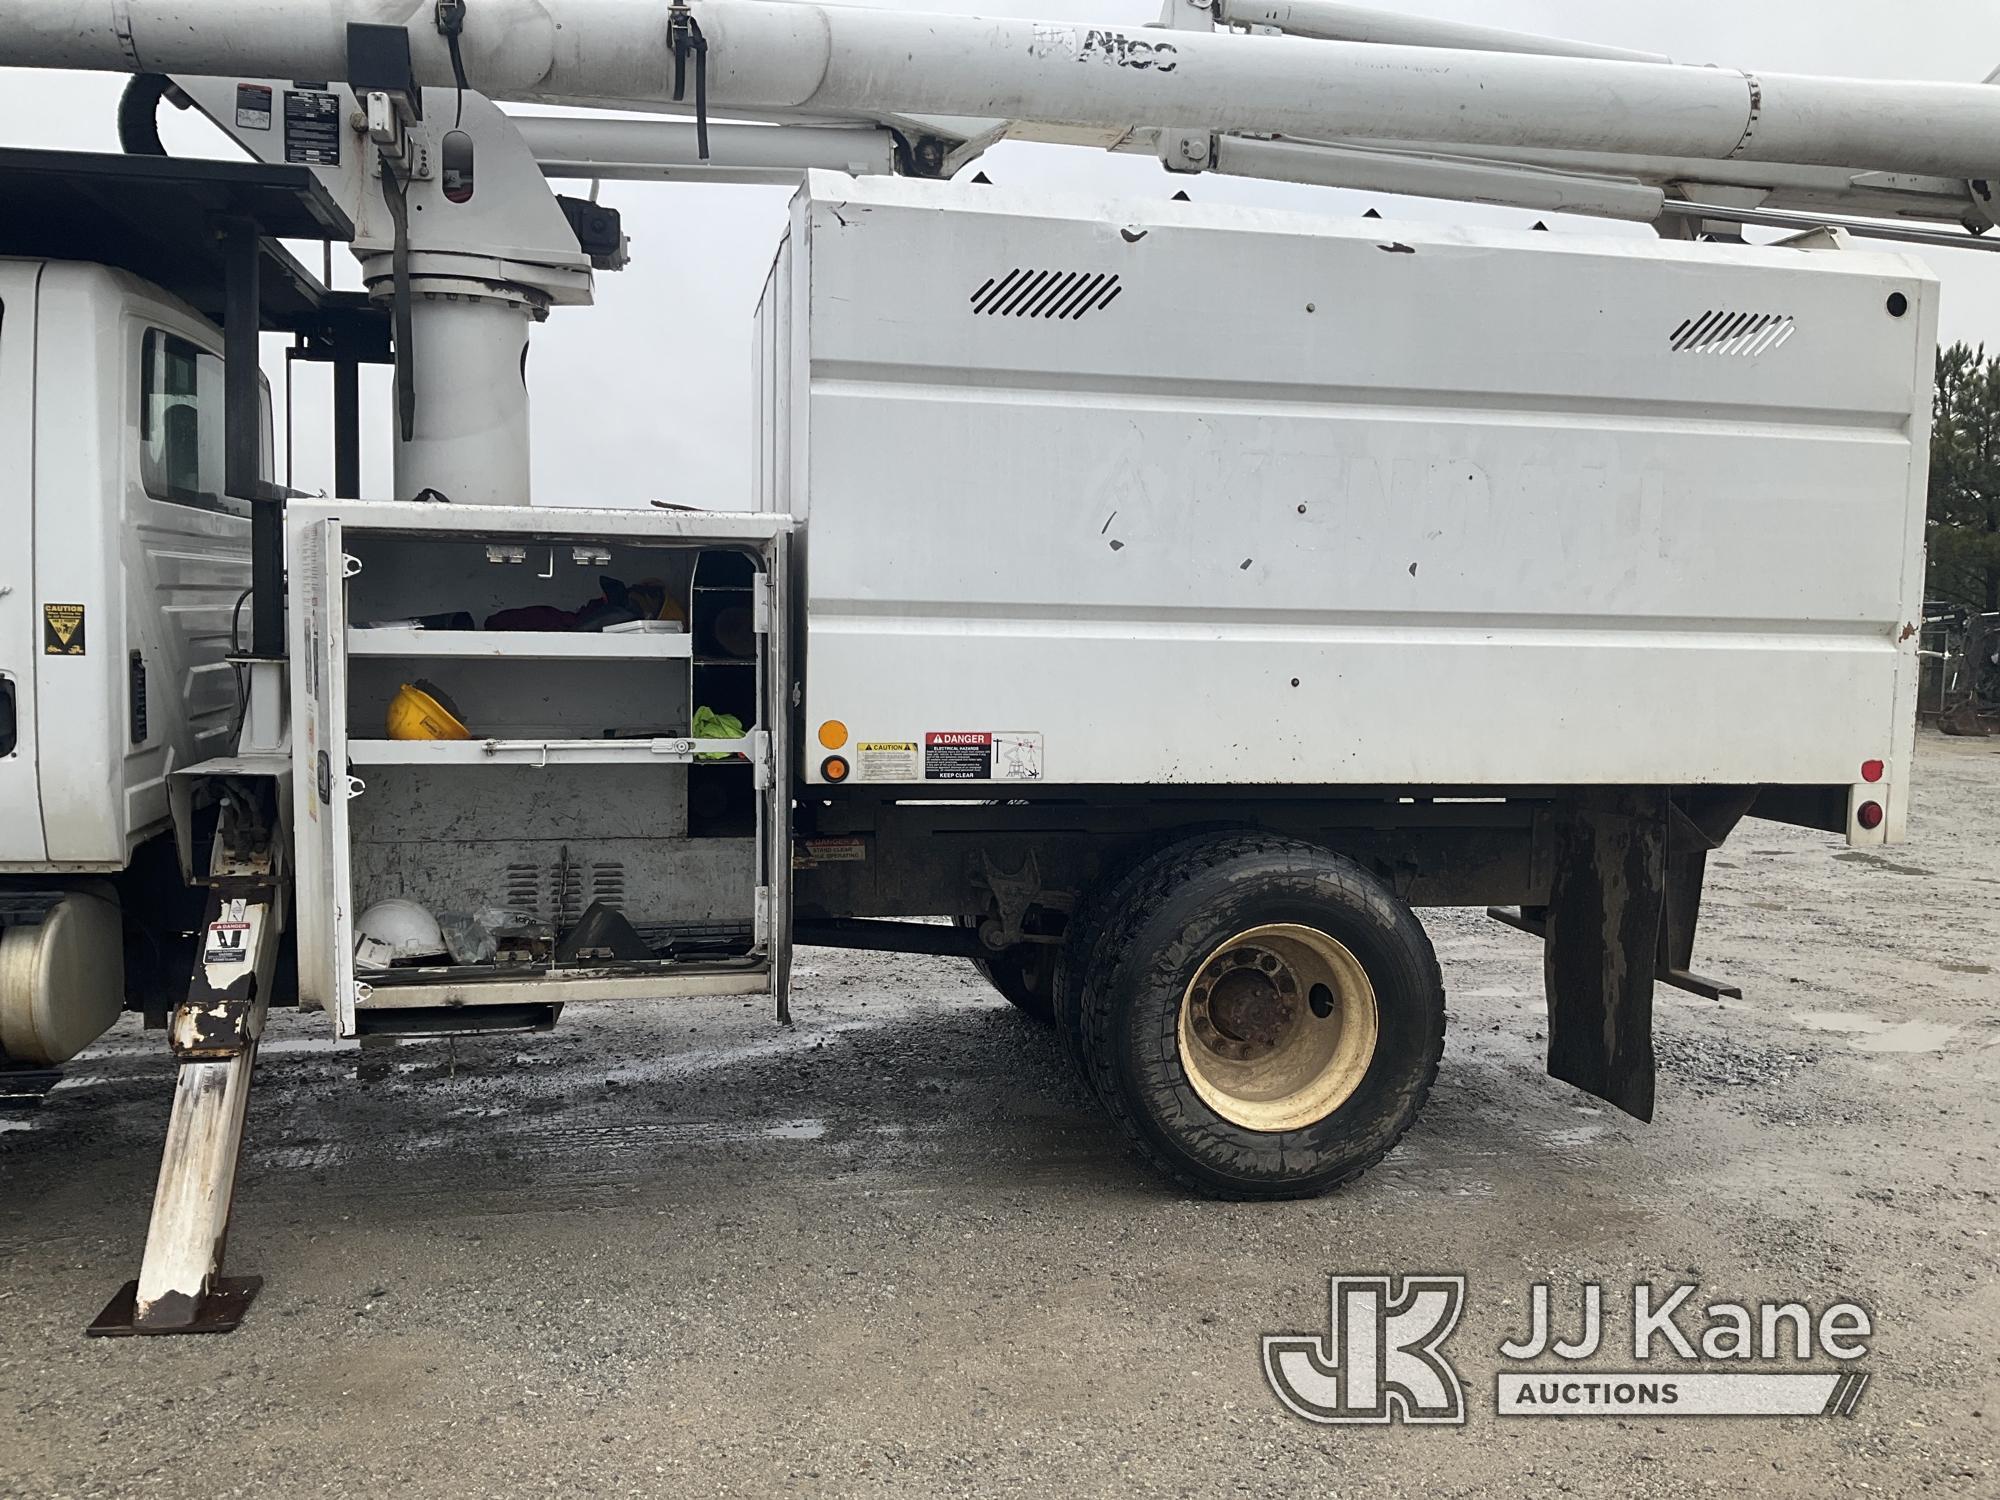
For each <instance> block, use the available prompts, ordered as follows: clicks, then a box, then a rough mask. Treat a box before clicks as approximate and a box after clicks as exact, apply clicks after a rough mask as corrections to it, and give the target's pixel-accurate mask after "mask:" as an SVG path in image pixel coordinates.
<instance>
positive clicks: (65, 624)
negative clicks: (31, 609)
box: [42, 604, 84, 656]
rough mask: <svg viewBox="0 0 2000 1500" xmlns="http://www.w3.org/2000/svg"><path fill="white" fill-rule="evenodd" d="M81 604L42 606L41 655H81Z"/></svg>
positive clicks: (82, 650) (82, 651) (82, 652)
mask: <svg viewBox="0 0 2000 1500" xmlns="http://www.w3.org/2000/svg"><path fill="white" fill-rule="evenodd" d="M83 654H84V649H83V606H82V605H81V604H44V605H43V606H42V655H44V656H82V655H83Z"/></svg>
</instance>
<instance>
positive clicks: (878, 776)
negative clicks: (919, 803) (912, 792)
mask: <svg viewBox="0 0 2000 1500" xmlns="http://www.w3.org/2000/svg"><path fill="white" fill-rule="evenodd" d="M917 748H918V747H917V742H916V741H915V740H861V741H859V742H857V743H856V745H855V747H854V779H855V780H856V781H916V780H919V779H920V778H921V777H922V775H923V769H922V765H921V763H920V761H919V759H918V755H917Z"/></svg>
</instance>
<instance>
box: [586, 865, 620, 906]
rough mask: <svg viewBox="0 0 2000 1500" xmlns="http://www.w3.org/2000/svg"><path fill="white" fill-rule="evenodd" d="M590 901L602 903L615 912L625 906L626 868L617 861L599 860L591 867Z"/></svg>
mask: <svg viewBox="0 0 2000 1500" xmlns="http://www.w3.org/2000/svg"><path fill="white" fill-rule="evenodd" d="M590 899H591V900H593V901H602V902H603V903H604V904H605V905H606V906H609V907H611V908H613V909H614V910H622V909H623V908H624V905H625V867H624V866H623V865H621V864H619V863H617V862H616V861H615V860H599V861H597V862H596V863H595V864H593V865H592V866H591V867H590Z"/></svg>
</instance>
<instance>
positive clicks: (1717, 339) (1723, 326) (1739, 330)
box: [1669, 310, 1798, 359]
mask: <svg viewBox="0 0 2000 1500" xmlns="http://www.w3.org/2000/svg"><path fill="white" fill-rule="evenodd" d="M1797 331H1798V323H1797V322H1796V321H1795V320H1793V319H1792V318H1790V317H1787V316H1786V315H1785V314H1783V313H1749V312H1729V311H1727V310H1717V311H1712V312H1705V313H1703V314H1702V315H1701V316H1700V317H1698V318H1690V319H1688V321H1687V322H1685V323H1683V324H1681V326H1680V327H1678V328H1676V329H1675V330H1674V333H1673V337H1672V339H1671V340H1669V342H1670V343H1672V345H1673V347H1674V352H1675V353H1676V354H1732V355H1740V356H1743V357H1745V358H1753V359H1754V358H1755V357H1756V356H1757V355H1759V354H1769V353H1770V352H1771V351H1772V350H1773V349H1777V348H1780V347H1782V346H1783V345H1784V344H1785V342H1786V341H1787V340H1789V339H1790V338H1791V336H1792V335H1793V334H1794V333H1796V332H1797Z"/></svg>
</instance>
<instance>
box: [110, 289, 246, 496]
mask: <svg viewBox="0 0 2000 1500" xmlns="http://www.w3.org/2000/svg"><path fill="white" fill-rule="evenodd" d="M141 370H142V376H141V386H140V393H139V478H140V483H141V484H142V485H143V486H144V487H145V491H146V493H147V494H148V495H151V496H152V497H153V498H154V499H155V500H172V501H175V502H177V503H179V504H182V505H193V506H198V507H200V508H202V509H204V510H219V511H224V512H227V513H228V514H230V515H239V516H240V515H248V514H249V507H248V506H247V505H246V504H245V503H244V502H243V501H241V500H238V499H235V498H233V497H230V496H228V495H225V494H224V493H223V473H224V460H223V437H222V431H223V395H222V361H221V359H220V358H218V357H217V356H215V355H213V354H210V353H209V352H208V351H207V350H206V349H203V348H201V347H199V346H198V345H196V344H192V343H190V342H189V341H188V340H186V339H184V338H180V337H178V336H177V335H175V334H171V333H167V332H165V331H164V330H162V329H158V328H149V329H147V330H146V339H145V344H144V347H143V351H142V355H141ZM259 380H260V381H262V377H261V376H260V377H259ZM262 383H263V392H262V399H261V401H260V403H259V404H260V406H261V408H262V410H261V413H260V414H261V416H262V419H263V420H262V421H261V422H260V423H259V426H260V428H261V437H262V441H261V445H260V446H261V448H262V453H261V461H260V464H259V472H260V473H261V474H263V475H264V477H266V478H269V476H270V472H271V390H270V384H269V382H268V381H263V382H262Z"/></svg>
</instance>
